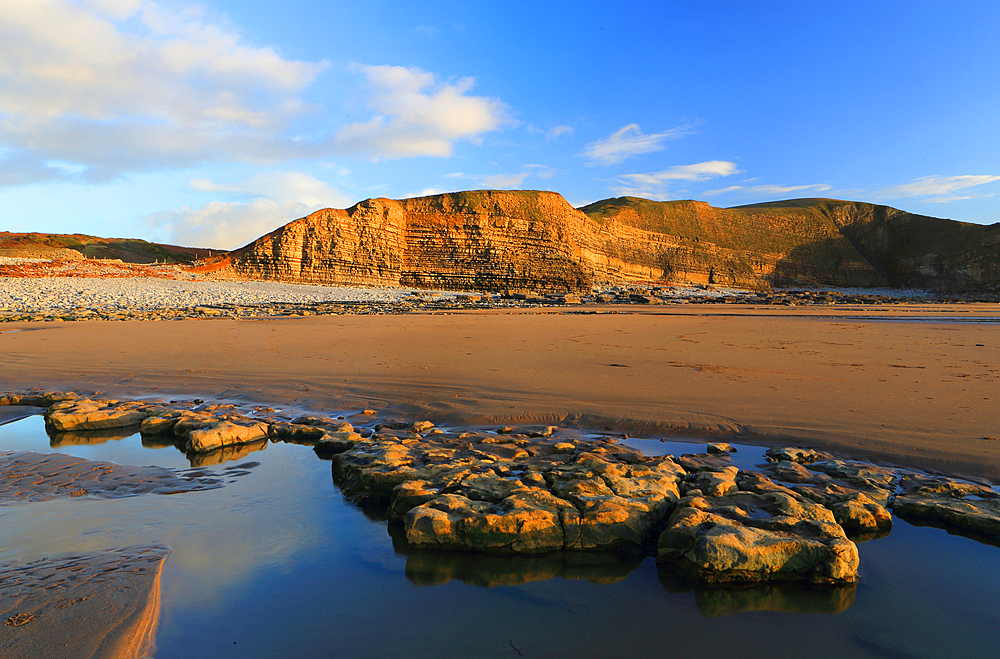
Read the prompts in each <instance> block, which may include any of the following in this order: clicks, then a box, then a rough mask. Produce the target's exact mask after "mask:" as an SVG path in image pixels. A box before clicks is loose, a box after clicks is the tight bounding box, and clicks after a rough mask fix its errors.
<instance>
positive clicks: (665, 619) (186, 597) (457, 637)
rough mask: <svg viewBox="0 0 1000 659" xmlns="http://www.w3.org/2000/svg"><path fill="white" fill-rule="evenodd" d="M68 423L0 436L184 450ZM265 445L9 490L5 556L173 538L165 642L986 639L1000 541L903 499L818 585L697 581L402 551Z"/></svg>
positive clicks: (543, 648)
mask: <svg viewBox="0 0 1000 659" xmlns="http://www.w3.org/2000/svg"><path fill="white" fill-rule="evenodd" d="M74 441H76V442H90V443H66V442H61V441H60V440H58V439H52V440H50V438H49V436H48V435H47V434H46V433H45V429H44V425H43V422H42V418H41V417H40V416H32V417H29V418H25V419H21V420H18V421H14V422H11V423H8V424H6V425H0V451H4V450H29V451H35V452H39V453H54V452H58V453H66V454H70V455H74V456H78V457H82V458H87V459H91V460H106V461H111V462H116V463H119V464H132V465H158V466H165V467H171V468H175V469H190V468H191V464H190V463H189V461H188V460H187V458H186V457H185V455H184V454H183V453H181V452H180V451H178V450H177V449H176V448H174V446H173V444H172V443H164V444H159V445H158V444H155V443H148V442H147V443H146V444H144V443H143V442H142V441H141V439H140V437H139V436H138V435H132V436H128V437H121V436H120V435H115V434H113V433H111V434H107V435H105V436H94V437H91V438H90V439H89V440H86V439H82V438H77V439H76V440H74ZM630 443H631V444H632V445H633V446H635V447H637V448H644V449H645V450H647V451H649V452H650V453H653V452H657V453H659V452H663V453H678V452H702V451H704V444H701V445H698V444H696V443H692V444H682V443H679V442H662V443H661V442H653V441H651V440H632V441H631V442H630ZM263 446H264V447H265V448H264V449H263V450H257V451H254V452H250V453H247V454H246V455H242V456H239V457H237V459H235V460H231V461H228V462H223V463H221V464H215V465H201V466H199V467H197V468H198V469H201V470H204V471H205V472H208V473H210V474H213V475H215V476H216V477H217V478H221V479H223V480H224V481H225V486H224V487H222V488H219V489H215V490H208V491H196V492H187V493H182V494H174V495H169V496H164V495H154V494H149V495H142V496H134V497H128V498H122V499H87V498H79V499H59V500H52V501H44V502H37V503H25V504H10V503H7V504H5V505H0V563H3V562H6V561H10V560H19V561H30V560H34V559H37V558H41V557H43V556H47V555H52V554H59V553H63V552H69V551H77V550H97V549H107V548H111V547H116V546H124V545H132V544H141V543H162V544H167V545H170V546H171V547H173V550H174V551H173V553H172V554H171V555H170V557H169V558H168V559H167V561H166V564H165V567H164V571H163V578H162V587H163V591H162V592H163V601H162V617H161V621H160V626H159V632H158V636H157V640H156V645H157V653H156V657H157V659H173V658H184V659H187V658H188V657H192V656H197V657H240V658H241V659H245V658H247V657H274V656H281V657H394V656H406V657H487V658H489V657H504V658H508V657H575V658H578V657H663V656H670V657H707V656H708V657H710V656H726V655H729V656H739V657H768V658H769V659H776V658H781V657H800V656H811V657H838V658H840V657H879V658H897V657H899V658H903V657H953V656H962V657H965V658H970V657H993V656H996V654H995V653H996V640H997V634H998V632H1000V606H998V603H997V593H998V592H1000V548H997V547H994V546H991V545H986V544H981V543H978V542H976V541H974V540H970V539H968V538H964V537H960V536H955V535H949V534H948V533H946V532H945V531H942V530H939V529H934V528H929V527H916V526H912V525H910V524H908V523H906V522H904V521H902V520H900V519H898V518H897V519H896V520H895V527H894V529H893V530H892V532H891V533H890V534H889V535H888V536H887V537H884V538H881V539H878V540H874V541H870V542H866V543H862V544H860V545H859V549H860V553H861V570H860V581H859V582H858V584H856V585H852V586H849V587H842V588H835V589H819V590H813V589H809V588H799V587H795V586H783V587H776V586H765V587H759V588H750V589H706V588H694V587H692V586H691V585H690V584H684V583H679V582H677V581H676V580H674V579H673V578H672V577H671V576H670V575H669V573H668V572H666V571H664V570H661V569H658V567H657V565H656V563H655V562H654V560H653V559H652V558H645V559H642V558H636V559H623V558H620V557H612V556H587V555H576V556H569V557H567V558H563V557H559V556H556V557H532V558H516V557H486V556H475V555H470V554H464V553H457V552H455V553H427V552H412V553H408V552H407V551H406V550H405V549H404V548H402V547H399V546H396V547H394V544H393V540H392V538H391V537H390V534H389V533H388V532H387V525H386V522H385V521H382V520H380V519H378V517H377V516H369V515H368V514H366V513H365V511H363V510H361V509H360V508H358V507H357V506H355V505H353V504H351V503H349V502H347V501H345V500H344V498H343V497H342V496H341V494H340V492H339V490H338V489H337V487H336V485H335V484H334V482H333V479H332V475H331V465H330V462H329V461H323V460H320V459H319V458H317V457H316V455H315V453H314V452H313V451H312V450H311V449H310V448H309V447H306V446H299V445H294V444H283V443H277V444H264V445H263ZM738 448H739V449H740V450H739V453H737V455H738V456H739V459H740V461H748V462H750V463H752V462H754V461H759V456H760V455H761V454H762V451H763V449H754V448H753V447H743V446H738ZM734 457H736V456H734ZM741 466H742V465H741Z"/></svg>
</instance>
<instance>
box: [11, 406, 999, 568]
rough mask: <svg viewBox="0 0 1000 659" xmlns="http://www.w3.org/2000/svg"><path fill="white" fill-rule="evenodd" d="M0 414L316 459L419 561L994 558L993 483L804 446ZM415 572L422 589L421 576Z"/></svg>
mask: <svg viewBox="0 0 1000 659" xmlns="http://www.w3.org/2000/svg"><path fill="white" fill-rule="evenodd" d="M0 404H5V405H32V406H39V407H43V408H45V419H46V425H47V428H48V429H49V430H50V432H52V433H61V435H60V436H66V433H69V436H72V433H84V434H85V433H88V432H100V433H106V432H113V431H114V430H113V429H114V428H116V427H118V428H121V429H122V430H121V432H125V431H126V430H125V429H127V428H131V429H132V431H133V432H139V433H141V434H142V436H143V441H144V442H147V441H148V442H155V443H161V442H172V443H174V444H175V445H176V446H177V447H178V448H180V449H181V450H185V451H187V452H188V455H189V458H190V459H191V460H192V464H194V462H195V461H197V463H198V464H213V463H216V462H221V461H224V460H226V459H237V458H241V457H243V456H245V455H247V454H248V453H250V452H252V451H255V450H261V449H262V448H265V447H266V446H267V444H268V443H269V442H279V441H280V442H290V443H296V444H303V445H307V446H312V447H313V449H314V450H315V452H316V453H317V455H319V457H321V458H324V459H329V460H331V469H332V474H333V479H334V482H335V483H336V484H337V485H338V486H339V487H340V488H341V490H342V492H343V493H344V495H345V496H346V497H348V498H349V499H350V500H352V501H354V502H355V503H358V504H360V505H363V506H365V507H366V508H368V509H370V510H375V511H381V514H384V515H385V517H387V518H388V520H389V525H390V531H391V532H392V533H393V535H394V537H396V538H398V539H399V541H400V542H402V543H403V544H404V545H405V546H406V548H407V550H408V551H413V552H415V553H414V556H419V555H420V554H421V552H428V551H430V552H431V553H432V554H433V553H435V552H436V554H435V555H447V554H448V553H449V552H452V553H454V552H458V553H457V554H455V555H456V556H460V555H466V554H467V553H468V552H473V553H474V554H478V555H488V556H496V557H503V556H511V557H513V556H522V557H526V558H530V557H538V558H539V559H541V558H544V557H546V556H552V555H563V556H570V555H588V553H589V554H590V555H594V556H596V555H599V554H603V555H608V554H613V555H617V556H620V557H621V556H633V557H635V556H642V555H643V554H655V555H656V558H657V561H659V562H660V564H661V565H663V566H665V567H669V569H670V570H671V571H672V572H674V573H676V574H679V575H682V576H683V577H684V578H686V579H688V580H693V581H694V582H701V583H707V584H713V583H726V584H733V583H736V584H753V583H771V582H777V583H780V582H796V583H804V584H822V585H826V586H832V585H835V584H850V583H852V582H854V581H855V580H856V579H857V571H858V567H859V558H858V551H857V546H856V544H855V543H856V542H859V541H864V540H870V539H873V538H878V537H881V536H883V535H885V534H886V533H888V532H890V530H891V528H892V511H893V510H895V511H897V512H898V513H899V514H900V515H902V516H905V517H906V518H907V519H912V520H915V521H918V522H919V523H925V524H933V525H938V526H944V527H946V528H949V529H953V530H954V529H957V530H959V532H963V531H964V532H966V533H967V534H968V535H972V536H973V537H977V538H980V539H985V540H987V541H990V542H994V543H1000V493H998V492H997V491H995V490H994V489H993V488H991V487H989V486H987V485H983V484H976V483H970V482H967V481H962V480H959V479H954V478H946V477H939V476H931V475H928V474H925V473H922V472H917V471H914V470H908V469H903V468H889V467H883V466H878V465H873V464H868V463H864V462H857V461H848V460H841V459H838V458H836V457H835V456H832V455H830V454H826V453H821V452H818V451H814V450H811V449H802V448H798V447H787V448H776V449H769V450H768V451H767V452H766V456H767V462H766V463H762V464H760V465H757V469H747V468H740V467H738V466H737V465H736V464H734V463H733V461H732V457H733V452H732V451H730V450H728V449H731V448H732V447H723V446H720V445H712V446H711V447H710V448H709V451H710V452H709V453H703V454H693V453H692V454H686V455H680V456H676V457H674V456H647V455H643V454H642V453H641V452H640V451H638V450H635V449H633V448H630V447H628V446H624V445H623V444H621V443H620V438H617V437H612V436H599V435H594V436H583V435H581V434H580V433H574V432H564V431H562V430H560V429H559V428H557V427H555V426H549V427H546V428H528V429H520V430H519V429H515V428H512V427H503V428H499V429H495V430H484V429H467V430H456V429H451V428H437V427H436V426H435V425H434V423H433V422H431V421H429V420H426V419H420V420H416V421H398V420H385V419H379V418H378V415H377V414H373V413H372V411H371V410H363V411H361V410H359V411H358V412H357V414H355V415H353V416H351V417H350V418H351V419H353V420H354V421H355V422H356V423H358V426H357V427H355V425H353V424H352V423H351V422H349V421H347V420H346V419H345V418H344V417H338V418H331V417H328V416H320V415H315V416H297V417H289V416H283V415H280V414H278V413H276V412H275V411H274V410H271V409H270V408H257V409H255V410H253V411H250V412H242V411H240V410H239V409H238V408H237V407H236V406H235V405H225V404H205V403H204V402H203V401H200V400H196V401H172V402H163V401H119V400H114V399H97V398H84V397H81V396H77V395H76V394H72V393H61V392H30V393H21V394H7V395H4V396H0ZM61 457H65V456H61ZM98 471H99V470H98ZM12 473H13V472H12ZM8 478H10V479H11V484H16V479H14V478H13V476H9V477H8ZM188 485H190V483H188ZM73 487H75V484H74V485H73ZM95 487H96V486H95ZM67 491H68V490H67ZM87 492H89V490H87ZM94 493H95V494H99V488H98V489H95V492H94ZM441 552H444V554H442V553H441ZM427 555H428V556H430V555H431V554H427ZM414 560H416V559H414ZM432 563H433V564H441V562H440V561H436V562H432ZM417 564H419V561H417V562H416V563H414V574H416V573H418V572H419V573H426V570H424V569H418V568H417V567H416V565H417ZM463 564H464V563H463ZM455 565H456V566H457V565H459V564H458V563H456V564H455ZM499 565H500V564H498V566H499ZM456 569H458V571H459V572H461V571H462V569H461V568H456ZM551 569H553V568H551V566H547V567H545V568H544V569H542V570H541V571H543V572H545V571H551ZM449 570H450V568H449ZM499 571H500V572H501V573H502V569H500V570H499ZM425 578H426V579H429V580H431V581H437V580H439V579H444V578H445V577H444V576H427V577H420V579H421V580H422V579H425Z"/></svg>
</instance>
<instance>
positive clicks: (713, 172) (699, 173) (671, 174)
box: [611, 160, 740, 198]
mask: <svg viewBox="0 0 1000 659" xmlns="http://www.w3.org/2000/svg"><path fill="white" fill-rule="evenodd" d="M739 172H740V170H739V169H737V168H736V163H732V162H727V161H725V160H708V161H706V162H699V163H694V164H692V165H677V166H676V167H670V168H669V169H664V170H663V171H659V172H652V173H649V174H624V175H622V176H620V177H619V184H618V185H616V186H613V187H612V188H611V191H612V192H615V193H616V194H620V195H625V196H629V197H651V198H664V197H666V196H668V182H670V181H689V182H697V181H707V180H709V179H713V178H718V177H720V176H731V175H733V174H738V173H739Z"/></svg>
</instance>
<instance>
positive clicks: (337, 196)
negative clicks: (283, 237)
mask: <svg viewBox="0 0 1000 659" xmlns="http://www.w3.org/2000/svg"><path fill="white" fill-rule="evenodd" d="M190 187H191V189H193V190H196V191H198V192H205V193H209V194H215V195H235V196H240V197H252V199H251V200H250V201H211V202H209V203H207V204H205V205H203V206H201V207H200V208H192V207H191V206H182V207H180V208H175V209H173V210H169V211H164V212H161V213H155V214H153V215H150V216H148V217H146V218H145V221H146V223H147V224H148V225H149V226H151V227H154V228H156V229H157V230H159V231H160V232H162V233H164V234H165V235H166V236H168V237H167V238H166V240H167V241H168V242H170V243H174V244H178V245H186V246H190V247H210V248H213V249H227V250H229V249H236V248H237V247H242V246H243V245H245V244H247V243H249V242H251V241H253V240H256V239H257V238H259V237H261V236H263V235H265V234H267V233H270V232H271V231H273V230H275V229H277V228H278V227H280V226H283V225H285V224H287V223H288V222H291V221H292V220H295V219H298V218H300V217H304V216H305V215H308V214H309V213H312V212H313V211H316V210H318V209H320V208H329V207H334V208H346V207H347V206H349V205H350V204H351V200H350V199H349V198H348V197H347V196H345V195H344V194H342V193H341V192H339V191H338V190H336V189H334V188H333V187H331V186H330V185H329V184H327V183H325V182H323V181H320V180H317V179H315V178H313V177H312V176H310V175H308V174H303V173H301V172H281V171H272V172H262V173H260V174H255V175H253V176H251V177H249V178H247V179H244V180H241V181H234V182H231V183H216V182H214V181H211V180H208V179H194V180H192V181H191V183H190Z"/></svg>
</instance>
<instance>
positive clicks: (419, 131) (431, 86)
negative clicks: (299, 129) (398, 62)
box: [333, 64, 507, 158]
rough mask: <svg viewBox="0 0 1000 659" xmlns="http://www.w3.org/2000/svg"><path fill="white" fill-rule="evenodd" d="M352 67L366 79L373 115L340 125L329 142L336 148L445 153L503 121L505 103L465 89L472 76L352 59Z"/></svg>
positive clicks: (377, 153) (381, 153)
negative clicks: (444, 76)
mask: <svg viewBox="0 0 1000 659" xmlns="http://www.w3.org/2000/svg"><path fill="white" fill-rule="evenodd" d="M354 69H355V70H357V71H359V72H360V73H362V74H363V75H364V76H365V77H366V78H367V80H368V83H369V87H370V89H369V100H368V106H369V107H370V109H372V110H374V111H375V112H376V113H377V114H376V116H375V117H373V118H372V119H371V120H369V121H365V122H359V123H354V124H351V125H349V126H345V127H343V128H342V129H340V131H339V132H338V133H337V136H336V139H335V140H334V143H333V145H334V148H335V149H337V150H338V151H341V152H345V153H362V154H367V155H371V156H374V157H382V158H404V157H412V156H438V157H444V156H450V155H451V154H452V151H453V148H454V142H456V141H459V140H470V141H476V140H478V139H479V138H480V136H481V135H482V134H483V133H486V132H489V131H493V130H497V129H498V128H500V126H501V124H503V122H504V121H505V120H506V110H507V106H506V105H504V104H503V103H501V102H500V101H498V100H496V99H490V98H486V97H483V96H469V95H468V94H467V93H468V92H469V90H470V89H472V86H473V84H474V83H475V81H474V79H472V78H462V79H461V80H458V81H457V82H455V83H444V82H441V81H439V80H438V79H437V76H435V75H434V74H433V73H428V72H427V71H422V70H420V69H416V68H406V67H402V66H366V65H363V64H356V65H354Z"/></svg>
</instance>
